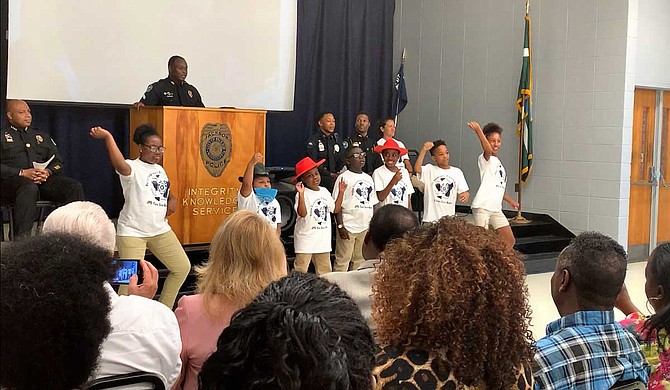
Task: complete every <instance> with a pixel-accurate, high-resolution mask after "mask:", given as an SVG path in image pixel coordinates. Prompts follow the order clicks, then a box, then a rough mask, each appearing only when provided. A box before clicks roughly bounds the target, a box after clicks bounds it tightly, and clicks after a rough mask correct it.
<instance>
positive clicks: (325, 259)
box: [293, 252, 333, 275]
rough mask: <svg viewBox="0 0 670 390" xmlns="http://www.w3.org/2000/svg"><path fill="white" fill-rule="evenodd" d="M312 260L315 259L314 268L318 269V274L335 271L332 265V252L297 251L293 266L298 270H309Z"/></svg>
mask: <svg viewBox="0 0 670 390" xmlns="http://www.w3.org/2000/svg"><path fill="white" fill-rule="evenodd" d="M310 261H314V269H315V270H316V274H317V275H323V274H327V273H328V272H332V271H333V268H332V267H331V265H330V252H325V253H296V254H295V262H294V263H293V268H295V270H296V271H300V272H307V269H308V268H309V262H310Z"/></svg>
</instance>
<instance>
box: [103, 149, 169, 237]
mask: <svg viewBox="0 0 670 390" xmlns="http://www.w3.org/2000/svg"><path fill="white" fill-rule="evenodd" d="M126 163H128V165H130V175H128V176H124V175H122V174H120V173H119V178H120V180H121V188H122V189H123V197H124V198H125V200H126V202H125V203H124V204H123V209H122V210H121V213H120V214H119V220H118V223H117V227H116V234H117V235H118V236H122V237H153V236H157V235H159V234H163V233H166V232H168V231H170V225H169V224H168V222H167V218H165V214H166V213H167V200H168V195H169V194H170V182H169V180H168V177H167V174H166V173H165V170H164V169H163V167H162V166H160V165H159V164H149V163H145V162H144V161H142V160H140V159H139V158H137V159H135V160H126ZM117 173H118V172H117Z"/></svg>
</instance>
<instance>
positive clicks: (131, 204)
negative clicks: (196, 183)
mask: <svg viewBox="0 0 670 390" xmlns="http://www.w3.org/2000/svg"><path fill="white" fill-rule="evenodd" d="M90 134H91V136H92V137H93V138H97V139H100V140H104V141H105V146H106V148H107V152H108V153H109V159H110V161H111V162H112V166H113V167H114V169H115V170H116V172H117V173H118V174H119V179H120V180H121V187H122V189H123V197H124V199H125V203H124V204H123V209H122V210H121V214H119V220H118V222H117V226H116V246H117V247H118V250H119V257H120V258H122V259H144V256H145V254H146V250H147V248H149V250H150V251H151V252H152V253H153V254H154V255H156V257H157V258H158V260H160V261H161V262H162V263H163V264H165V266H166V267H167V269H168V270H169V271H170V273H169V274H168V277H167V279H166V280H165V284H163V289H162V290H161V297H160V302H161V303H163V304H165V305H166V306H167V307H169V308H170V309H172V306H174V301H175V299H176V298H177V293H178V292H179V289H180V288H181V285H182V284H183V283H184V281H185V280H186V277H187V276H188V274H189V272H190V271H191V262H190V261H189V259H188V256H186V252H185V251H184V248H183V247H182V246H181V243H180V242H179V239H178V238H177V236H176V235H175V234H174V232H173V231H172V228H170V225H169V224H168V221H167V217H169V216H170V215H171V214H172V213H174V212H175V211H176V210H177V197H176V196H174V195H173V194H172V191H170V182H169V180H168V177H167V174H166V173H165V170H164V169H163V167H162V166H161V165H160V162H161V160H162V159H163V153H165V147H163V141H162V140H161V137H160V136H159V135H158V132H157V131H156V129H154V128H153V126H151V125H140V126H138V127H137V128H136V129H135V132H134V133H133V142H135V143H136V144H137V146H139V152H140V156H139V158H136V159H135V160H126V159H125V158H124V157H123V154H121V151H120V150H119V148H118V147H117V146H116V142H115V141H114V137H112V135H111V134H110V133H109V131H107V130H105V129H103V128H102V127H93V128H92V129H91V132H90ZM124 290H125V289H120V290H119V292H120V293H124V292H125V291H124Z"/></svg>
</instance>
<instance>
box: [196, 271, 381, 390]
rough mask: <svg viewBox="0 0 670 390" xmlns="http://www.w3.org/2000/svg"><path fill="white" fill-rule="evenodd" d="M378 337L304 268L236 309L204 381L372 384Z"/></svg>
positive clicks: (228, 385) (228, 384)
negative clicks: (303, 270)
mask: <svg viewBox="0 0 670 390" xmlns="http://www.w3.org/2000/svg"><path fill="white" fill-rule="evenodd" d="M373 365H374V342H373V339H372V334H371V333H370V329H369V328H368V326H367V325H366V324H365V320H363V317H362V316H361V313H360V311H359V310H358V308H357V307H356V304H355V303H354V302H353V301H352V300H351V298H349V297H348V296H347V294H346V293H344V292H343V291H342V290H340V288H339V287H337V286H336V285H334V284H331V283H330V282H328V281H326V280H324V279H321V278H319V277H317V276H315V275H312V274H304V273H301V272H296V273H292V274H291V275H289V276H287V277H285V278H282V279H280V280H279V281H276V282H273V283H272V284H270V285H269V286H268V287H267V288H266V289H265V290H264V291H263V292H262V293H261V294H260V295H259V296H258V297H257V298H256V299H254V301H253V302H252V303H251V304H249V305H248V306H247V307H245V308H244V309H242V310H240V311H239V312H237V313H236V314H235V316H234V317H233V319H232V321H231V323H230V326H228V327H227V328H226V329H224V331H223V332H222V333H221V337H219V341H218V343H217V350H216V352H214V353H213V354H212V356H210V358H209V359H208V360H207V361H206V362H205V365H204V366H203V368H202V372H201V373H200V389H201V390H202V389H204V390H214V389H351V390H358V389H360V390H363V389H365V390H367V389H370V388H371V379H372V378H371V376H370V371H371V370H372V367H373Z"/></svg>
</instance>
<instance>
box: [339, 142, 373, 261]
mask: <svg viewBox="0 0 670 390" xmlns="http://www.w3.org/2000/svg"><path fill="white" fill-rule="evenodd" d="M345 153H346V156H347V170H346V171H344V172H342V174H341V175H340V176H338V177H337V179H335V189H334V190H333V198H335V199H337V198H338V197H339V195H340V188H339V186H340V182H344V183H345V184H347V188H346V189H345V190H344V191H343V192H344V197H343V199H342V208H341V210H340V212H339V213H337V214H335V220H336V221H337V235H336V236H335V266H334V267H333V270H334V271H336V272H346V271H349V270H352V271H353V270H356V269H358V267H359V266H360V265H361V263H362V262H363V239H364V238H365V234H366V233H367V231H368V225H369V224H370V219H371V218H372V213H373V207H374V206H375V205H376V204H377V203H379V201H378V200H377V193H376V192H375V183H374V181H373V180H372V177H371V176H370V175H368V174H367V173H364V172H363V167H364V166H365V159H366V156H365V153H364V152H363V149H361V148H360V147H358V146H352V147H350V148H348V149H347V150H346V152H345Z"/></svg>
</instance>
